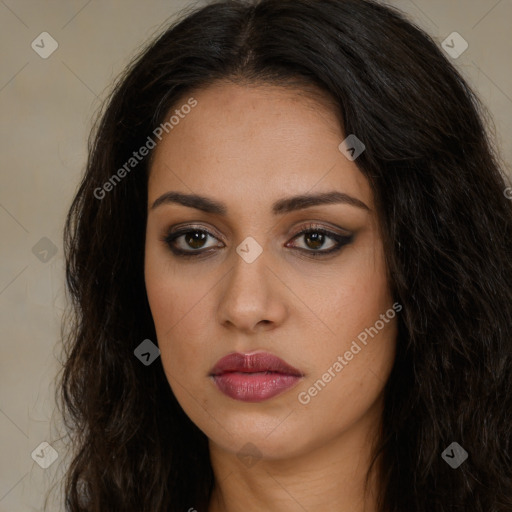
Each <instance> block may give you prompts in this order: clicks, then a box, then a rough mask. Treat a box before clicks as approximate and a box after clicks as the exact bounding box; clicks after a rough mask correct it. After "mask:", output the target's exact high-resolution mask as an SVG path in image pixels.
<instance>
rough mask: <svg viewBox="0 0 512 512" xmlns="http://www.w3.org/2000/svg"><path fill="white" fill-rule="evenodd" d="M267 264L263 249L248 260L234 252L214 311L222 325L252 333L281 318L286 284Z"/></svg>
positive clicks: (272, 325) (267, 328)
mask: <svg viewBox="0 0 512 512" xmlns="http://www.w3.org/2000/svg"><path fill="white" fill-rule="evenodd" d="M271 267H272V264H271V262H270V261H269V258H267V255H266V252H265V251H263V252H262V253H261V254H260V256H258V258H256V260H254V261H253V262H251V263H247V262H246V261H244V259H243V258H241V257H240V256H239V255H238V254H234V266H233V268H232V269H231V271H230V272H228V275H227V277H226V280H224V286H223V289H222V292H221V293H220V295H219V307H218V315H219V321H220V323H221V324H222V325H223V326H224V327H227V328H230V329H233V330H234V329H237V330H239V331H243V332H245V333H255V332H258V331H261V330H271V329H274V328H276V327H277V326H279V325H281V324H282V323H283V322H284V321H285V319H286V316H287V314H288V307H287V303H286V286H285V285H284V284H283V282H282V281H281V280H280V279H279V278H278V272H277V271H276V269H275V268H271Z"/></svg>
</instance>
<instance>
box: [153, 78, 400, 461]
mask: <svg viewBox="0 0 512 512" xmlns="http://www.w3.org/2000/svg"><path fill="white" fill-rule="evenodd" d="M193 97H194V98H195V100H196V101H197V104H196V105H195V106H194V107H193V108H191V109H183V110H180V111H181V112H182V115H181V116H180V120H179V122H178V123H177V124H175V125H174V127H173V128H172V130H170V131H169V133H167V134H166V133H165V132H164V137H163V138H162V141H161V142H160V143H159V145H158V146H157V148H156V149H155V154H154V155H153V156H154V159H153V162H152V165H151V170H150V177H149V182H148V205H149V208H148V221H147V233H146V247H145V251H146V256H145V281H146V289H147V294H148V299H149V303H150V307H151V312H152V315H153V319H154V323H155V327H156V333H157V339H158V346H159V348H160V351H161V360H162V364H163V368H164V370H165V373H166V376H167V379H168V381H169V384H170V386H171V388H172V391H173V392H174V395H175V396H176V398H177V400H178V401H179V403H180V404H181V406H182V407H183V409H184V410H185V412H186V413H187V415H188V416H189V417H190V419H191V420H192V421H193V422H194V423H195V424H196V425H197V426H198V427H199V428H200V429H201V430H202V431H203V432H204V433H205V434H206V435H207V436H208V438H209V439H210V442H211V443H213V445H214V446H215V447H216V449H218V450H223V451H226V452H231V453H233V454H235V453H239V452H240V450H242V453H243V450H246V449H247V447H245V445H246V444H247V443H251V446H252V445H254V446H255V447H256V449H257V452H256V453H258V456H259V454H261V456H262V457H267V458H273V459H277V458H284V457H292V456H296V455H299V454H301V453H302V454H303V453H306V452H307V451H310V450H313V449H315V448H321V447H322V446H324V445H327V444H329V443H331V444H332V443H334V442H336V441H338V440H341V439H345V440H346V439H350V438H351V435H352V434H354V435H357V432H363V431H368V429H371V428H372V426H375V425H376V424H377V422H378V420H379V418H380V414H381V412H382V390H383V387H384V384H385V382H386V380H387V378H388V376H389V373H390V371H391V367H392V364H393V360H394V354H395V338H396V318H395V309H397V310H398V309H399V308H401V306H398V307H397V306H396V304H395V309H393V307H392V306H393V301H392V298H391V296H390V292H389V288H388V282H387V278H386V266H385V260H384V254H383V247H382V242H381V238H380V235H379V229H378V218H377V216H376V212H375V209H374V204H373V200H372V193H371V190H370V187H369V184H368V182H367V180H366V178H365V177H364V176H363V174H362V173H361V172H360V171H359V170H358V168H357V166H356V164H355V162H353V161H350V160H349V159H347V158H346V157H345V156H344V154H343V153H342V152H341V151H340V150H339V148H338V146H339V145H340V143H341V142H342V140H343V139H344V135H343V134H342V133H341V130H340V127H339V123H338V121H337V117H336V115H335V113H334V111H333V108H331V109H329V108H328V106H327V104H326V103H325V102H316V101H314V100H309V99H307V98H306V97H305V96H303V95H300V94H298V93H297V92H294V91H292V90H288V89H284V88H278V87H273V86H259V87H247V86H241V85H234V84H217V85H215V86H211V87H209V88H207V89H204V90H201V91H199V92H197V93H196V94H194V95H193ZM187 99H188V97H187V98H185V99H184V100H183V101H182V104H183V105H184V104H186V103H187ZM180 107H181V103H180V105H177V106H176V109H180ZM185 111H187V112H189V113H188V114H186V115H184V114H183V112H185ZM170 192H173V193H179V194H183V196H182V197H186V196H188V195H198V196H201V197H204V198H206V199H207V200H208V202H206V203H197V202H194V199H193V198H190V199H187V200H186V202H187V205H184V204H180V203H179V202H175V201H172V200H171V199H172V198H171V197H170V196H168V197H167V200H165V198H163V199H161V200H160V201H159V204H158V205H155V206H153V204H154V203H155V201H157V200H158V199H159V198H162V196H164V194H169V193H170ZM333 193H337V194H339V196H338V197H334V200H332V201H331V202H329V203H327V202H325V203H320V202H319V203H318V204H317V203H316V201H315V200H314V199H310V200H309V201H302V200H296V201H293V200H291V198H293V197H295V196H312V197H315V196H317V195H319V194H333ZM213 203H215V205H219V206H220V205H221V206H222V208H215V209H213V208H210V210H211V211H203V209H202V208H203V207H205V206H212V205H213ZM194 204H195V205H196V206H194ZM206 209H207V208H206ZM221 210H222V211H221ZM178 229H179V230H180V233H181V234H177V236H176V237H175V238H174V239H173V240H172V234H173V233H174V232H176V231H177V230H178ZM182 229H184V230H185V231H188V233H185V234H183V232H182V231H181V230H182ZM304 230H309V233H306V234H300V232H302V231H304ZM319 230H320V231H319ZM324 231H326V232H327V234H325V233H324ZM169 234H171V236H170V237H169V238H168V240H167V242H166V241H165V238H166V237H167V236H168V235H169ZM174 234H176V233H174ZM337 248H339V250H338V249H337ZM173 249H175V250H176V251H178V250H180V251H183V252H185V253H186V254H185V255H184V256H183V255H180V254H178V253H174V252H173ZM234 353H238V354H240V355H239V356H238V357H234V358H232V359H231V360H227V361H226V359H225V360H224V362H225V364H224V365H222V364H220V365H219V364H218V362H219V361H220V360H221V359H222V358H225V356H229V355H231V354H234ZM265 353H266V354H265ZM249 356H251V357H249ZM273 356H274V357H273ZM275 357H277V358H280V359H281V360H282V361H284V362H285V363H287V364H288V365H289V367H283V366H279V364H278V361H277V360H276V359H275ZM228 359H229V358H228ZM290 367H291V368H290ZM244 447H245V448H244Z"/></svg>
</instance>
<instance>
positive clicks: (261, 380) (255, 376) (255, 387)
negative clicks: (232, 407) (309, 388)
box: [213, 372, 301, 402]
mask: <svg viewBox="0 0 512 512" xmlns="http://www.w3.org/2000/svg"><path fill="white" fill-rule="evenodd" d="M213 380H214V382H215V384H216V385H217V387H218V388H219V389H220V391H222V392H223V393H224V394H225V395H227V396H229V397H231V398H234V399H235V400H242V401H243V402H262V401H263V400H268V399H269V398H272V397H273V396H276V395H279V394H280V393H283V392H284V391H286V390H287V389H290V388H291V387H293V386H295V384H297V382H299V380H301V377H298V376H296V375H286V374H283V373H264V372H260V373H242V372H228V373H223V374H222V375H215V376H213Z"/></svg>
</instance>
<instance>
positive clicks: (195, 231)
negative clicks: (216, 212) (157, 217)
mask: <svg viewBox="0 0 512 512" xmlns="http://www.w3.org/2000/svg"><path fill="white" fill-rule="evenodd" d="M300 237H303V239H304V246H303V247H299V246H296V245H293V244H292V245H289V244H290V242H288V243H287V244H286V247H291V248H295V249H298V250H299V251H301V252H303V253H306V254H307V255H308V256H313V257H319V256H324V255H328V254H332V253H335V252H337V251H339V250H341V248H342V247H343V246H344V245H347V244H348V243H350V242H351V241H352V239H353V235H342V234H339V233H334V232H333V231H329V230H327V229H325V228H323V227H318V226H315V225H309V226H307V229H304V230H302V231H300V232H299V233H296V234H295V235H294V236H293V237H292V240H297V239H299V238H300ZM210 238H211V239H215V240H218V238H217V237H216V236H215V235H213V234H212V233H210V232H209V231H208V230H206V229H204V228H199V227H197V228H196V227H194V226H187V227H185V228H182V229H178V230H176V231H172V230H171V231H170V232H168V233H167V234H166V235H165V236H164V237H163V238H162V241H163V242H165V243H166V244H167V245H168V247H169V249H170V250H171V251H172V252H173V253H174V254H175V255H176V256H179V257H199V256H202V255H206V254H209V253H211V252H213V251H214V248H215V247H218V248H222V247H224V244H222V245H219V244H215V243H211V244H210V245H207V242H208V239H210ZM328 240H330V241H331V243H330V244H329V245H327V248H326V247H325V245H326V241H328Z"/></svg>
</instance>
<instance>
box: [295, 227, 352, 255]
mask: <svg viewBox="0 0 512 512" xmlns="http://www.w3.org/2000/svg"><path fill="white" fill-rule="evenodd" d="M301 237H302V238H303V240H304V245H305V247H304V246H303V247H297V249H299V250H300V251H303V252H306V253H307V254H308V256H313V257H318V256H323V255H327V254H332V253H335V252H337V251H339V250H341V248H342V247H343V246H344V245H347V244H348V243H350V242H351V241H352V238H353V236H352V235H341V234H339V233H334V232H333V231H329V230H327V229H325V228H322V227H317V226H314V225H310V226H308V227H307V229H304V230H302V231H300V232H299V233H297V234H296V235H295V236H294V237H293V238H292V240H297V239H299V238H301ZM327 240H331V243H330V245H328V246H327V247H326V246H325V244H326V241H327ZM287 247H290V246H289V245H288V244H287ZM292 247H294V246H293V245H292Z"/></svg>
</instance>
